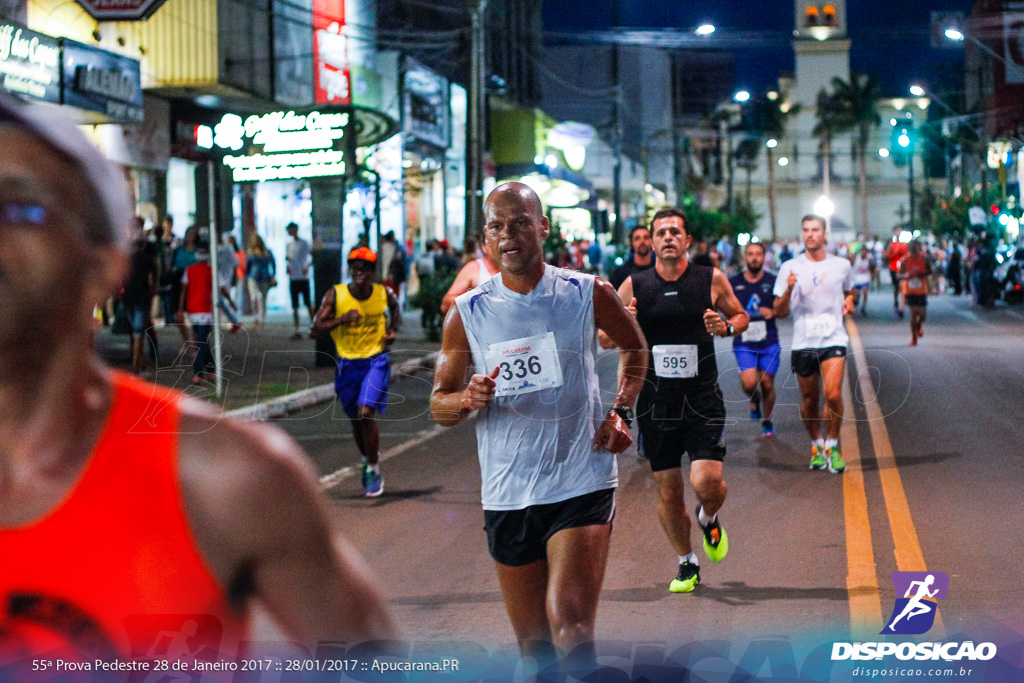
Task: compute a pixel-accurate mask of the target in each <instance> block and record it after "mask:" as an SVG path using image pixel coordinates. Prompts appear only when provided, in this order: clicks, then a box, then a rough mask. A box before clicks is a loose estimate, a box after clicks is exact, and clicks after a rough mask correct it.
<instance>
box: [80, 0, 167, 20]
mask: <svg viewBox="0 0 1024 683" xmlns="http://www.w3.org/2000/svg"><path fill="white" fill-rule="evenodd" d="M78 4H79V5H81V6H82V8H83V9H85V11H86V12H87V13H88V14H89V16H90V17H92V18H93V19H95V20H96V21H141V20H142V19H148V18H149V17H150V16H152V14H153V12H156V11H157V10H158V9H160V6H161V5H163V4H164V0H78Z"/></svg>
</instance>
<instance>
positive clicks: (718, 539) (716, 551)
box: [694, 505, 729, 562]
mask: <svg viewBox="0 0 1024 683" xmlns="http://www.w3.org/2000/svg"><path fill="white" fill-rule="evenodd" d="M700 508H701V506H700V505H698V506H697V510H696V512H694V515H695V516H696V518H697V524H698V525H700V528H701V530H702V531H703V532H704V554H705V555H707V556H708V559H709V560H711V561H712V562H721V561H722V560H724V559H725V556H726V555H728V554H729V535H728V534H726V533H725V529H723V528H722V525H721V524H719V523H718V517H717V516H716V517H715V521H713V522H711V524H709V525H707V526H704V525H703V524H701V523H700Z"/></svg>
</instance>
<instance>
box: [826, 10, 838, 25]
mask: <svg viewBox="0 0 1024 683" xmlns="http://www.w3.org/2000/svg"><path fill="white" fill-rule="evenodd" d="M824 14H825V26H830V27H832V28H836V27H838V26H839V20H838V19H837V18H836V8H835V5H825V9H824Z"/></svg>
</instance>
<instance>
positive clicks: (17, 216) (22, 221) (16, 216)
mask: <svg viewBox="0 0 1024 683" xmlns="http://www.w3.org/2000/svg"><path fill="white" fill-rule="evenodd" d="M47 214H48V212H47V210H46V207H44V206H40V205H39V204H35V203H32V202H17V201H10V202H8V201H4V200H2V199H0V224H2V225H10V226H16V227H41V226H42V225H44V224H45V223H46V217H47Z"/></svg>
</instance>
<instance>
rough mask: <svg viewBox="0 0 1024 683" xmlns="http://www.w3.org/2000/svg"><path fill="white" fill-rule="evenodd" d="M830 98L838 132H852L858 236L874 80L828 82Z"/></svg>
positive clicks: (873, 122) (874, 117)
mask: <svg viewBox="0 0 1024 683" xmlns="http://www.w3.org/2000/svg"><path fill="white" fill-rule="evenodd" d="M832 97H833V98H834V99H835V100H836V104H837V105H838V107H839V115H838V118H839V130H841V131H847V130H852V131H855V132H856V135H855V137H854V139H853V145H854V153H855V155H856V156H857V158H858V159H859V161H860V202H861V233H862V234H863V235H864V236H865V237H866V236H868V235H869V234H870V233H869V232H868V145H869V144H870V142H871V129H872V128H873V127H876V126H878V123H879V117H878V109H877V107H876V105H877V102H878V100H879V99H881V97H882V92H881V90H880V89H879V87H878V81H877V80H875V77H874V76H864V75H854V76H853V77H852V78H850V81H849V82H847V81H844V80H843V79H841V78H839V77H838V76H836V77H835V78H833V79H832Z"/></svg>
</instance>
